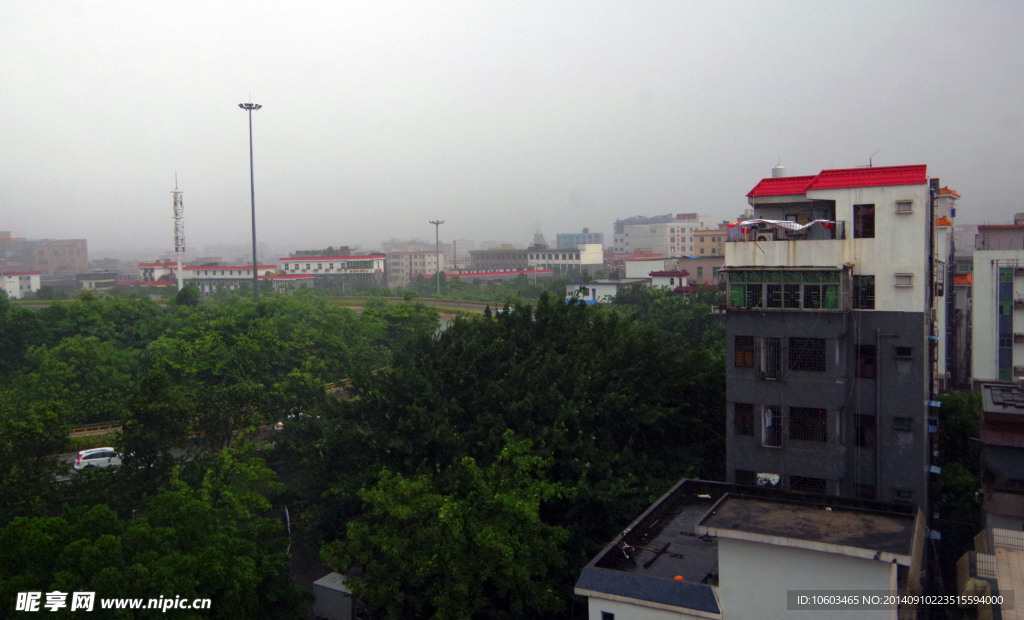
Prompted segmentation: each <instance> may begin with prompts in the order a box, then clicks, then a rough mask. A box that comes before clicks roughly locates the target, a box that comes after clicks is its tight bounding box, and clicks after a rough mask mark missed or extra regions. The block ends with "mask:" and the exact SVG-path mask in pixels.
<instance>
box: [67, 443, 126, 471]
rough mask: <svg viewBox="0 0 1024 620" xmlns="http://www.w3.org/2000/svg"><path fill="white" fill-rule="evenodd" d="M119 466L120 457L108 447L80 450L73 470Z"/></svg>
mask: <svg viewBox="0 0 1024 620" xmlns="http://www.w3.org/2000/svg"><path fill="white" fill-rule="evenodd" d="M120 464H121V455H120V454H118V453H117V450H114V449H113V448H110V447H107V448H91V449H89V450H82V451H81V452H79V453H78V458H77V459H75V469H76V470H79V471H81V470H83V469H85V468H86V467H117V466H118V465H120Z"/></svg>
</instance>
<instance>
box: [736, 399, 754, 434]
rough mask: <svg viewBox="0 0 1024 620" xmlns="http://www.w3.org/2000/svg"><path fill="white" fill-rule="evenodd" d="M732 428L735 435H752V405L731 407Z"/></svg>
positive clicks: (740, 404) (742, 404)
mask: <svg viewBox="0 0 1024 620" xmlns="http://www.w3.org/2000/svg"><path fill="white" fill-rule="evenodd" d="M732 428H733V434H735V435H753V434H754V405H752V404H750V403H736V404H735V405H733V415H732Z"/></svg>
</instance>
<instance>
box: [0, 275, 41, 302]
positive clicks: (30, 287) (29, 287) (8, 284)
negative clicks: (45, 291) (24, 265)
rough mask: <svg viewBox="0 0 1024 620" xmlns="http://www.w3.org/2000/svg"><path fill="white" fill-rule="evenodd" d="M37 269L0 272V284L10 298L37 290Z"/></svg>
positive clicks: (19, 297)
mask: <svg viewBox="0 0 1024 620" xmlns="http://www.w3.org/2000/svg"><path fill="white" fill-rule="evenodd" d="M40 273H41V272H39V271H10V272H7V273H3V274H0V286H2V287H3V291H4V292H5V293H7V296H8V297H10V298H11V299H21V298H22V297H24V296H25V294H26V293H34V292H36V291H38V290H39V275H40Z"/></svg>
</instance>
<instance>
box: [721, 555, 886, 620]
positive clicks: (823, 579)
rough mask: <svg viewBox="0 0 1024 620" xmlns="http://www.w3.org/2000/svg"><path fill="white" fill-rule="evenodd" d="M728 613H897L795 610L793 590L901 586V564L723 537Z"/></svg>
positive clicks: (734, 615)
mask: <svg viewBox="0 0 1024 620" xmlns="http://www.w3.org/2000/svg"><path fill="white" fill-rule="evenodd" d="M718 575H719V583H720V584H722V585H721V586H720V587H719V589H718V597H719V599H720V600H721V603H722V616H723V617H724V618H758V619H762V620H769V619H771V618H793V617H807V618H823V617H828V618H850V619H851V620H852V619H855V618H856V619H862V618H879V619H881V618H887V619H888V618H892V619H895V618H896V612H895V610H891V611H890V610H885V611H863V610H860V611H846V612H843V611H836V612H823V611H791V610H788V609H787V608H786V607H787V598H786V592H787V591H788V590H875V591H892V592H895V591H896V565H895V564H889V563H885V562H878V561H875V560H864V559H860V558H851V557H847V556H842V555H838V554H833V553H824V552H817V551H811V550H807V549H793V548H788V547H782V546H777V545H766V544H762V543H756V542H749V541H739V540H729V539H723V538H719V539H718Z"/></svg>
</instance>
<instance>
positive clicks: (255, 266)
mask: <svg viewBox="0 0 1024 620" xmlns="http://www.w3.org/2000/svg"><path fill="white" fill-rule="evenodd" d="M238 107H240V108H242V109H243V110H246V111H247V112H249V195H250V197H251V199H252V300H253V302H254V303H259V301H260V291H259V282H258V280H257V274H258V272H259V263H258V262H257V261H256V177H255V176H254V175H253V167H252V111H253V110H259V109H260V108H262V107H263V106H261V105H260V104H258V103H240V104H238Z"/></svg>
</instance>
